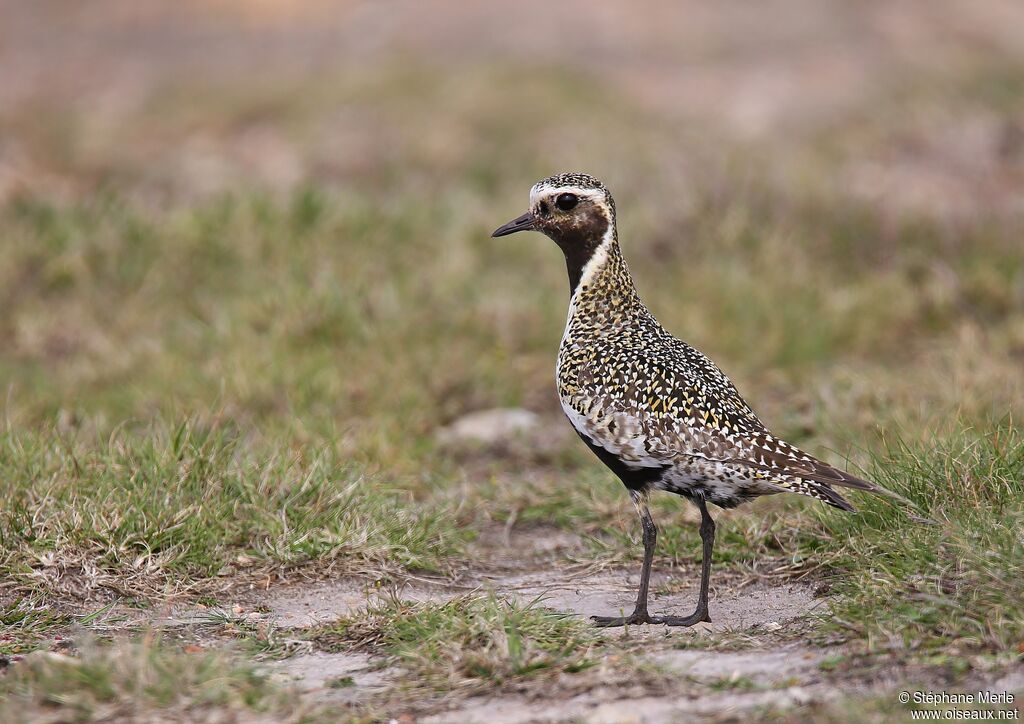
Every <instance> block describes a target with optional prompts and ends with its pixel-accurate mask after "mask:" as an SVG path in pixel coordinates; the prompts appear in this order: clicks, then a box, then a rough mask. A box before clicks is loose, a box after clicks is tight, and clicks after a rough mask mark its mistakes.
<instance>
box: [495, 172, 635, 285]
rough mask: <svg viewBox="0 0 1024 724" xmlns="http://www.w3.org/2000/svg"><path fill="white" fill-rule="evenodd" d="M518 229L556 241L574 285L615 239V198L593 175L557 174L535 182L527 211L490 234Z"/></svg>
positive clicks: (511, 232) (504, 234) (497, 234)
mask: <svg viewBox="0 0 1024 724" xmlns="http://www.w3.org/2000/svg"><path fill="white" fill-rule="evenodd" d="M519 231H539V232H541V233H542V234H545V235H546V236H548V237H549V238H551V239H552V240H553V241H554V242H555V243H556V244H558V246H559V247H560V248H561V249H562V252H563V253H564V254H565V260H566V264H567V266H568V268H569V278H570V283H571V284H572V285H573V287H575V284H576V282H578V281H579V278H580V275H581V274H582V271H583V268H584V267H585V266H586V264H587V262H588V261H590V259H591V258H592V257H593V256H594V255H595V254H596V253H597V252H598V250H601V249H606V248H607V247H608V246H609V245H610V244H612V243H613V242H614V240H615V201H614V200H613V199H612V195H611V194H610V193H609V192H608V189H606V188H605V187H604V184H603V183H601V182H600V181H598V180H597V179H596V178H594V177H593V176H588V175H587V174H585V173H561V174H557V175H555V176H551V177H549V178H546V179H544V180H543V181H538V182H537V183H535V184H534V185H533V188H531V189H530V210H529V211H527V212H526V213H525V214H523V215H522V216H519V217H517V218H515V219H513V220H512V221H510V222H508V223H507V224H505V225H503V226H500V227H498V228H497V229H495V230H494V232H493V233H492V234H491V236H507V235H509V234H515V233H516V232H519Z"/></svg>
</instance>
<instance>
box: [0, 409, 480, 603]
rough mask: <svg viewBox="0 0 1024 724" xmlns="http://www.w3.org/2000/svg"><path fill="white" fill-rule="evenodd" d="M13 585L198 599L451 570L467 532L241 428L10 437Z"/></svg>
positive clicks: (330, 459) (6, 559)
mask: <svg viewBox="0 0 1024 724" xmlns="http://www.w3.org/2000/svg"><path fill="white" fill-rule="evenodd" d="M0 475H2V476H3V478H4V480H5V481H6V483H7V484H6V485H5V486H4V488H3V489H2V491H0V496H2V500H3V502H2V505H3V509H4V513H3V515H2V516H0V543H2V553H0V566H3V568H4V569H5V570H6V571H7V572H8V575H9V578H8V584H7V585H8V586H9V587H10V586H12V585H13V586H15V587H17V588H19V589H23V590H24V589H27V590H29V591H34V592H37V593H48V594H53V593H54V592H57V591H62V592H71V593H74V594H76V595H78V596H88V595H95V594H97V593H98V592H99V591H101V590H103V589H107V590H114V591H118V592H121V593H122V594H128V593H129V592H130V593H131V595H140V594H141V595H147V596H150V597H159V596H162V595H167V594H168V593H171V592H175V591H185V590H188V591H191V592H192V593H193V594H197V593H199V592H201V591H202V590H203V588H204V587H205V588H207V589H209V588H210V587H211V586H212V585H214V584H215V583H216V581H217V579H218V578H219V577H224V576H226V575H233V576H243V577H245V576H248V577H251V578H255V577H257V576H260V577H265V576H267V575H268V574H270V573H272V572H273V571H274V570H275V569H278V570H280V569H282V568H287V567H295V566H302V565H306V564H309V563H311V562H314V561H315V562H316V563H317V564H318V565H319V566H320V567H321V571H322V572H323V573H326V572H328V571H333V572H335V573H338V572H344V571H347V572H359V571H362V572H365V573H370V574H372V575H376V576H384V577H386V576H387V575H388V572H389V571H391V572H394V571H395V570H398V569H418V570H428V571H442V570H447V568H448V566H450V565H451V564H452V561H453V560H455V558H454V557H455V556H457V554H458V552H459V550H460V547H461V545H462V544H464V542H465V541H466V534H465V532H464V531H461V530H459V529H458V528H456V527H455V526H453V524H452V521H451V519H450V518H449V515H450V513H449V511H448V510H447V509H446V508H444V507H443V506H441V507H439V506H436V505H427V504H423V505H421V504H417V503H416V502H415V500H414V497H413V496H412V495H411V494H410V493H409V492H408V491H406V490H403V489H401V488H400V487H398V486H396V485H394V484H388V483H386V482H383V481H380V480H379V479H375V478H373V477H369V476H365V475H363V474H362V473H360V472H358V471H357V470H356V469H354V468H353V466H351V465H350V464H347V463H345V462H343V461H341V460H339V459H338V458H337V456H336V455H335V454H332V453H330V452H329V451H323V452H322V453H316V452H313V451H309V450H302V451H295V450H287V449H280V448H278V449H274V448H273V447H271V448H269V449H268V448H267V447H262V448H261V447H260V446H259V445H258V444H257V443H255V442H252V441H246V440H245V439H243V438H242V437H240V436H239V434H238V433H237V431H235V430H232V429H231V427H230V426H229V425H223V426H221V427H213V428H207V427H204V426H202V425H201V424H196V423H181V424H179V425H178V426H176V427H174V428H159V427H158V426H151V427H150V428H149V430H148V432H146V433H144V434H140V433H138V432H134V431H129V429H127V428H122V429H121V430H120V431H119V432H118V433H116V434H114V435H113V436H111V437H110V438H108V439H106V440H102V441H95V440H93V441H86V440H83V439H73V438H71V437H64V436H61V435H59V434H56V433H43V434H32V433H19V432H14V431H9V432H7V433H6V434H2V435H0Z"/></svg>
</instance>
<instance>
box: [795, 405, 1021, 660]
mask: <svg viewBox="0 0 1024 724" xmlns="http://www.w3.org/2000/svg"><path fill="white" fill-rule="evenodd" d="M873 473H874V477H875V479H877V480H878V481H879V482H881V483H882V484H883V485H886V486H887V487H889V488H890V489H892V490H894V491H896V492H899V493H900V494H902V495H904V496H906V497H907V498H909V499H910V500H911V501H913V502H914V503H916V504H917V506H919V509H920V510H921V511H922V512H923V513H924V514H925V515H927V516H928V517H929V518H931V519H933V520H934V521H935V524H931V525H929V524H921V523H918V522H915V521H914V520H913V518H912V517H910V516H908V515H907V513H906V512H905V510H901V507H902V506H895V505H892V504H890V503H889V502H888V501H886V500H883V499H880V498H862V499H861V501H860V503H861V508H862V511H863V512H862V513H861V514H859V515H856V516H841V515H838V514H835V513H832V512H831V511H827V510H823V511H819V513H818V516H817V517H818V519H819V521H820V523H821V528H820V529H819V530H818V531H816V532H814V533H812V535H813V539H812V540H811V541H810V542H809V543H808V544H807V545H809V547H810V549H811V550H812V551H813V553H812V555H813V556H814V557H816V558H819V559H821V560H822V562H823V563H825V565H827V566H828V567H829V568H830V569H831V570H832V571H833V574H832V578H833V589H834V592H835V593H836V594H838V598H837V599H836V602H835V603H834V604H833V606H832V615H833V616H835V621H836V623H838V624H839V625H841V626H843V627H845V628H847V629H849V630H850V631H851V633H853V634H854V635H855V636H856V637H857V639H858V640H863V641H864V642H865V644H866V645H867V647H868V648H869V649H891V648H902V649H910V650H914V651H919V652H922V653H923V654H925V655H927V654H929V653H931V652H935V651H938V650H944V651H947V652H948V651H952V652H955V653H956V654H958V655H960V656H965V657H966V656H969V655H972V654H981V653H983V654H989V655H998V656H999V657H1001V658H1002V659H1004V660H1007V661H1012V660H1013V659H1015V658H1016V657H1017V656H1018V655H1019V654H1020V650H1021V645H1022V643H1024V611H1022V610H1021V607H1020V602H1021V601H1022V600H1024V584H1022V583H1021V581H1020V577H1019V576H1017V575H1016V573H1015V572H1016V571H1017V569H1018V566H1019V562H1020V560H1021V556H1022V555H1024V539H1022V538H1021V530H1022V524H1024V438H1022V436H1021V434H1020V432H1019V430H1018V429H1017V428H1015V427H1014V426H1012V425H1011V424H1006V425H1004V426H1001V427H998V428H996V429H994V430H992V431H991V432H989V433H986V434H981V433H978V432H974V431H969V430H968V431H964V432H963V433H961V434H960V435H959V436H957V437H955V438H952V439H949V440H947V441H945V442H944V443H943V444H942V445H941V446H938V447H933V448H932V447H930V448H927V449H924V450H922V449H920V448H912V447H908V446H906V445H898V446H894V449H893V450H892V451H891V452H890V454H889V455H887V456H886V457H885V459H884V461H879V463H878V465H877V466H876V467H875V469H874V471H873Z"/></svg>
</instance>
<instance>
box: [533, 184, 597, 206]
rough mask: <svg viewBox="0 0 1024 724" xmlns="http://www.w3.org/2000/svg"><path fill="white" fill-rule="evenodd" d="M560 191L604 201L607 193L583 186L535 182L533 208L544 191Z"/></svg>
mask: <svg viewBox="0 0 1024 724" xmlns="http://www.w3.org/2000/svg"><path fill="white" fill-rule="evenodd" d="M550 191H558V192H560V193H564V194H576V195H577V196H579V197H581V198H588V199H592V200H594V201H604V198H605V194H604V192H603V191H601V190H600V189H585V188H583V187H582V186H548V185H547V184H534V185H533V187H532V188H531V189H530V207H531V208H532V207H533V205H534V203H536V201H537V199H538V198H540V196H541V195H542V194H544V193H547V192H550Z"/></svg>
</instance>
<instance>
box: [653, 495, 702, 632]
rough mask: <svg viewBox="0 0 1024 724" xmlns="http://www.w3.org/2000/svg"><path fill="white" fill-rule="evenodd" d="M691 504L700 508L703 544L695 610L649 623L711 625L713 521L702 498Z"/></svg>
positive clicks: (699, 497)
mask: <svg viewBox="0 0 1024 724" xmlns="http://www.w3.org/2000/svg"><path fill="white" fill-rule="evenodd" d="M693 502H694V503H696V505H697V507H698V508H700V539H701V541H702V542H703V543H704V552H703V556H702V558H703V560H701V564H700V595H699V596H698V597H697V610H696V611H694V612H693V613H692V614H691V615H689V616H660V617H656V618H652V619H651V623H663V624H665V625H666V626H693V625H694V624H695V623H700V622H701V621H706V622H708V623H711V616H709V615H708V585H709V584H710V582H711V552H712V550H714V547H715V521H714V520H712V519H711V514H710V513H709V512H708V504H707V503H706V502H705V501H704V498H703V497H702V496H698V497H695V498H694V499H693Z"/></svg>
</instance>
